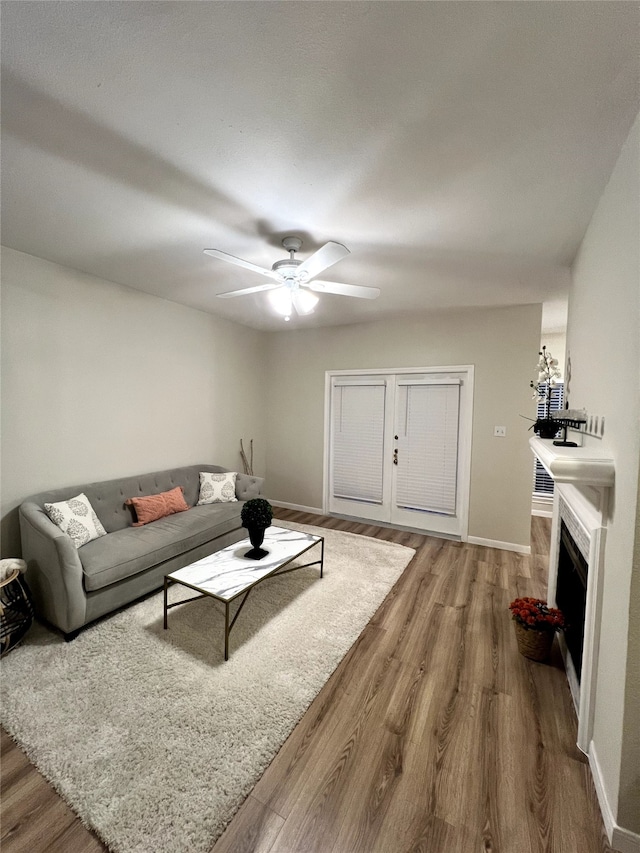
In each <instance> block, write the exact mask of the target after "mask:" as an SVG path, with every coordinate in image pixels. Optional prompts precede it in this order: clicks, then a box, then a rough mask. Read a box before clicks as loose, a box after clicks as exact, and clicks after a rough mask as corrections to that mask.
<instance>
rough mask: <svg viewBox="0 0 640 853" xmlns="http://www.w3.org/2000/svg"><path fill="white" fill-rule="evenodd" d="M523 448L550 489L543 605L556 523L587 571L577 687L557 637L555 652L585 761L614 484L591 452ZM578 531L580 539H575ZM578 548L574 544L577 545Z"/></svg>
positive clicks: (608, 465)
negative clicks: (570, 534) (570, 531)
mask: <svg viewBox="0 0 640 853" xmlns="http://www.w3.org/2000/svg"><path fill="white" fill-rule="evenodd" d="M529 445H530V447H531V450H532V452H533V454H534V456H536V457H537V458H538V459H539V460H540V462H541V463H542V465H543V466H544V468H545V470H546V471H547V472H548V474H549V475H550V476H551V477H552V478H553V480H554V482H555V484H556V486H557V487H558V488H556V489H555V493H554V500H553V521H552V524H551V543H550V546H551V547H550V553H549V582H548V600H549V602H550V603H551V604H554V605H555V604H556V601H555V593H556V582H557V575H558V557H559V548H560V526H561V517H562V520H566V521H567V523H569V521H570V518H568V517H565V516H564V515H563V513H568V514H569V516H572V517H573V518H574V519H575V520H576V521H575V524H576V527H575V531H576V533H578V539H580V540H581V541H582V548H583V556H584V557H585V558H586V559H587V564H588V566H589V571H588V576H587V600H586V608H585V626H584V644H583V648H582V679H581V682H579V681H578V678H577V676H576V673H575V670H574V668H573V664H572V661H571V657H570V655H569V654H568V652H567V648H566V644H565V643H564V642H563V639H562V637H560V638H559V641H560V648H561V651H562V653H563V657H564V660H565V667H566V670H567V678H568V681H569V686H570V688H571V694H572V696H573V701H574V704H575V706H576V711H577V713H578V747H579V748H580V749H581V750H582V751H583V752H584V753H586V754H587V755H588V754H589V748H590V743H591V736H592V732H593V716H594V709H595V691H596V680H597V660H598V647H599V643H600V620H601V613H602V586H603V585H602V576H603V575H602V573H603V561H604V546H605V537H606V530H607V514H608V504H609V494H610V488H611V487H612V486H613V484H614V481H615V465H614V460H613V457H612V456H611V455H610V454H609V453H607V452H606V451H602V450H599V449H598V448H593V447H558V446H556V445H554V443H553V439H542V438H537V437H535V438H530V439H529ZM580 529H581V530H582V535H580ZM577 544H578V547H580V543H578V542H577Z"/></svg>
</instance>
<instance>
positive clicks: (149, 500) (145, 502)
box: [125, 486, 189, 527]
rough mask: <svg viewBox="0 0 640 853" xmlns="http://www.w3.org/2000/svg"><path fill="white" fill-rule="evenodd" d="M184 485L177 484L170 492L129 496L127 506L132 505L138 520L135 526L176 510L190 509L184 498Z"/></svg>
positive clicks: (134, 523)
mask: <svg viewBox="0 0 640 853" xmlns="http://www.w3.org/2000/svg"><path fill="white" fill-rule="evenodd" d="M183 491H184V490H183V488H182V486H176V487H175V489H171V490H170V491H168V492H160V494H159V495H147V496H146V497H142V498H129V499H128V500H126V501H125V504H126V506H132V507H133V510H134V512H135V516H136V521H134V522H133V525H132V526H133V527H142V525H143V524H149V522H151V521H157V520H158V519H159V518H164V517H165V515H172V514H173V513H174V512H186V510H188V509H189V507H188V506H187V503H186V502H185V499H184V494H183Z"/></svg>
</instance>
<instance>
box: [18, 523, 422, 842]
mask: <svg viewBox="0 0 640 853" xmlns="http://www.w3.org/2000/svg"><path fill="white" fill-rule="evenodd" d="M278 525H279V526H282V527H289V528H292V529H296V530H304V531H306V532H312V533H317V534H319V535H322V536H324V537H325V576H324V578H323V579H322V580H321V579H320V577H319V571H318V567H317V566H314V567H310V568H305V569H301V570H300V571H298V572H292V573H290V574H286V575H284V576H283V577H280V578H274V579H272V580H267V581H264V582H263V583H262V584H260V585H259V586H258V587H257V588H256V589H255V590H254V591H253V592H252V593H251V595H250V596H249V598H248V600H247V603H246V605H245V607H244V609H243V611H242V613H241V614H240V616H239V618H238V621H237V623H236V625H235V627H234V629H233V631H232V633H231V641H230V659H229V661H228V662H226V663H225V662H224V659H223V639H224V617H223V608H222V606H221V605H220V604H219V603H218V602H216V601H214V600H213V599H210V598H206V599H201V600H199V601H196V602H193V603H189V604H186V605H185V606H184V607H176V608H173V609H172V610H170V611H169V630H167V631H164V630H163V627H162V609H163V608H162V592H160V593H157V594H154V595H153V596H152V597H150V598H148V599H146V600H144V601H143V602H141V603H139V604H136V605H133V606H131V607H129V608H127V609H126V610H124V611H122V612H121V613H117V614H115V615H113V616H111V617H109V618H106V619H104V620H102V621H101V622H99V623H98V624H96V625H94V626H93V627H91V628H89V629H87V630H85V631H84V632H83V633H81V634H80V635H79V636H78V637H77V639H75V640H74V641H73V642H71V643H65V642H64V641H63V640H62V638H61V637H60V635H58V634H56V633H53V632H52V631H49V630H47V629H45V628H44V627H42V626H40V625H34V627H33V628H32V629H31V631H30V632H29V634H28V635H27V638H26V639H25V641H24V644H23V645H22V646H19V647H18V648H16V649H14V650H13V651H12V652H11V653H10V654H9V655H7V657H6V658H5V659H4V660H3V661H2V664H1V669H2V723H3V725H4V726H5V728H6V729H7V731H8V732H9V734H11V735H12V737H13V738H14V739H15V740H16V741H17V742H18V743H19V744H20V745H21V746H22V748H23V749H24V750H25V751H26V753H27V754H28V756H29V758H30V759H31V760H32V761H33V763H34V764H35V765H36V766H37V767H38V768H39V770H40V771H41V772H42V773H43V774H44V776H46V777H47V779H49V780H50V781H51V782H52V783H53V785H54V786H55V788H56V790H57V791H58V792H59V793H60V794H61V796H62V797H63V798H64V799H65V800H66V801H67V802H68V803H69V804H70V805H71V807H72V808H73V809H74V811H75V812H76V813H77V814H78V815H79V816H80V818H81V819H82V821H83V822H84V823H85V824H86V825H87V826H89V827H91V828H92V829H93V830H95V832H96V833H97V834H98V835H99V836H100V838H102V840H103V841H104V842H105V843H106V844H107V845H108V846H109V848H110V849H111V850H113V851H115V853H134V851H135V853H149V851H154V853H184V851H186V850H188V851H190V853H208V851H210V850H211V847H212V846H213V844H214V842H215V840H216V838H218V836H219V835H220V834H221V833H222V831H223V830H224V828H225V826H226V825H227V823H228V822H229V821H230V820H231V818H232V817H233V815H234V813H235V812H236V811H237V809H238V808H239V807H240V805H241V803H242V802H243V800H244V799H245V797H246V796H247V795H248V794H249V792H250V791H251V789H252V787H253V786H254V785H255V783H256V782H257V780H258V779H259V778H260V776H261V775H262V773H263V772H264V770H265V769H266V767H267V766H268V764H269V763H270V762H271V760H272V759H273V757H274V756H275V754H276V753H277V751H278V749H279V748H280V746H281V745H282V744H283V743H284V741H285V740H286V738H287V737H288V735H289V734H290V732H291V731H292V730H293V728H294V727H295V725H296V723H297V722H298V721H299V720H300V718H301V717H302V715H303V714H304V712H305V710H306V709H307V708H308V706H309V705H310V704H311V702H312V700H313V699H314V697H315V696H316V695H317V694H318V692H319V691H320V689H321V687H322V686H323V684H324V683H325V682H326V681H327V679H328V678H329V676H330V675H331V673H332V672H333V671H334V669H335V668H336V666H337V665H338V663H339V662H340V661H341V660H342V658H343V657H344V655H345V654H346V653H347V651H348V650H349V648H350V647H351V646H352V645H353V643H354V642H355V640H356V639H357V637H358V636H359V635H360V633H361V632H362V630H363V629H364V627H365V625H366V624H367V622H368V621H369V619H370V618H371V617H372V616H373V614H374V613H375V611H376V610H377V608H378V607H379V605H380V604H381V603H382V601H383V600H384V598H385V596H386V595H387V593H388V592H389V590H390V589H391V587H392V586H393V584H394V583H395V581H396V580H397V578H398V577H399V576H400V575H401V574H402V572H403V570H404V569H405V567H406V566H407V565H408V563H409V561H410V559H411V557H412V556H413V554H414V553H415V552H414V551H413V549H411V548H405V547H404V546H402V545H395V544H391V543H387V542H382V541H379V540H376V539H370V538H368V537H363V536H357V535H354V534H351V533H343V532H340V531H335V530H328V529H324V528H323V529H321V528H315V527H309V526H307V525H297V524H293V523H288V522H281V521H278ZM318 552H319V547H318ZM313 554H314V551H311V552H309V553H308V554H305V555H303V557H302V558H301V560H300V562H301V563H305V562H307V561H308V560H310V559H313ZM180 595H182V597H185V598H187V597H189V595H193V591H192V590H189V589H186V588H184V587H180V586H174V587H172V588H171V590H170V592H169V596H170V601H174V600H177V598H178V596H180Z"/></svg>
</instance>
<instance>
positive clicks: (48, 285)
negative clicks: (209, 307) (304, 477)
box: [1, 248, 265, 556]
mask: <svg viewBox="0 0 640 853" xmlns="http://www.w3.org/2000/svg"><path fill="white" fill-rule="evenodd" d="M2 279H3V282H2V510H1V516H2V534H3V535H2V554H3V555H6V556H15V555H17V554H18V553H19V552H18V549H19V538H18V527H17V511H16V509H15V508H16V507H17V505H18V504H19V503H20V502H21V501H22V500H23V499H24V498H25V497H27V496H28V495H30V494H33V493H35V492H38V491H41V490H44V489H48V488H56V487H58V486H66V485H75V484H81V483H83V482H90V481H93V480H104V479H109V478H111V477H118V476H121V475H124V474H138V473H144V472H148V471H156V470H160V469H163V468H170V467H173V466H180V465H186V464H191V463H197V462H211V463H213V464H219V465H223V466H225V467H229V468H232V469H239V470H242V469H241V467H240V456H239V440H240V438H241V437H244V438H245V444H246V443H247V441H248V439H250V438H252V437H253V438H254V439H255V448H256V455H255V466H254V467H255V472H256V473H257V474H259V473H261V472H263V471H264V467H265V441H264V434H263V433H264V406H265V396H264V367H263V365H264V359H263V351H264V334H263V333H260V332H256V331H252V330H250V329H246V328H244V327H241V326H238V325H236V324H234V323H231V322H228V321H226V320H220V319H219V318H216V317H213V316H211V315H209V314H205V313H203V312H201V311H196V310H194V309H191V308H186V307H184V306H181V305H177V304H176V303H173V302H168V301H167V300H164V299H157V298H156V297H153V296H149V295H147V294H144V293H140V292H138V291H135V290H131V289H130V288H126V287H121V286H119V285H116V284H113V283H111V282H106V281H103V280H101V279H97V278H94V277H92V276H88V275H85V274H83V273H79V272H76V271H74V270H70V269H67V268H65V267H61V266H58V265H57V264H52V263H49V262H47V261H43V260H41V259H40V258H35V257H32V256H31V255H25V254H23V253H21V252H16V251H14V250H12V249H7V248H4V249H3V251H2Z"/></svg>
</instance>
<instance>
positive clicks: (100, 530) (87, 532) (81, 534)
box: [44, 493, 107, 548]
mask: <svg viewBox="0 0 640 853" xmlns="http://www.w3.org/2000/svg"><path fill="white" fill-rule="evenodd" d="M44 511H45V512H46V513H47V515H48V516H49V518H50V519H51V521H53V523H54V524H57V525H58V527H59V528H60V530H62V532H63V533H66V534H67V536H68V537H69V538H70V539H71V541H72V542H73V544H74V545H75V546H76V548H80V547H82V545H86V544H87V542H91V541H92V540H93V539H98V537H100V536H106V534H107V531H106V530H105V529H104V527H103V526H102V524H101V523H100V519H99V518H98V516H97V515H96V513H95V510H94V509H93V507H92V506H91V503H90V502H89V499H88V498H87V496H86V495H85V494H84V493H81V494H79V495H76V496H75V497H74V498H70V499H69V500H67V501H59V502H58V503H45V505H44Z"/></svg>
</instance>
